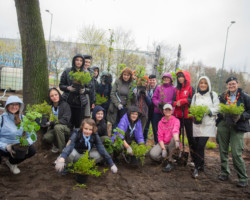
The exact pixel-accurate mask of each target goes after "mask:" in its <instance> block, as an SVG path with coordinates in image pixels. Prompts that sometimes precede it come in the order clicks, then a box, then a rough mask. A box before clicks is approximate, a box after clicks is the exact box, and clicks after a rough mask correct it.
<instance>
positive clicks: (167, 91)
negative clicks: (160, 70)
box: [152, 74, 176, 113]
mask: <svg viewBox="0 0 250 200" xmlns="http://www.w3.org/2000/svg"><path fill="white" fill-rule="evenodd" d="M166 75H167V76H168V77H169V78H170V79H171V80H172V81H173V78H172V76H171V74H166ZM162 92H163V94H162ZM175 92H176V88H175V87H174V86H173V85H172V83H163V84H162V85H158V86H157V87H156V89H155V91H154V95H153V98H152V101H153V103H154V112H155V113H161V111H160V110H159V109H158V104H159V103H162V99H161V98H162V97H163V103H164V104H166V103H169V104H171V105H172V101H173V98H174V95H175Z"/></svg>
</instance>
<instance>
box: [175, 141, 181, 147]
mask: <svg viewBox="0 0 250 200" xmlns="http://www.w3.org/2000/svg"><path fill="white" fill-rule="evenodd" d="M175 148H176V149H180V141H175Z"/></svg>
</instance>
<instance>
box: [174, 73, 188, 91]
mask: <svg viewBox="0 0 250 200" xmlns="http://www.w3.org/2000/svg"><path fill="white" fill-rule="evenodd" d="M179 73H183V75H184V77H185V80H186V81H185V82H184V83H183V84H184V85H182V86H184V87H187V86H190V84H191V77H190V74H189V72H188V71H179V72H177V73H176V75H177V74H179ZM177 82H178V81H177Z"/></svg>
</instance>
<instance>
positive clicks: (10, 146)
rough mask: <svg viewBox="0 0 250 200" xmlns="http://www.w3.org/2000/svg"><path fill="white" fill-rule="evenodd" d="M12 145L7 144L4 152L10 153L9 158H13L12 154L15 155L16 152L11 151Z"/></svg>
mask: <svg viewBox="0 0 250 200" xmlns="http://www.w3.org/2000/svg"><path fill="white" fill-rule="evenodd" d="M12 146H13V144H8V145H7V146H6V150H7V151H8V152H9V153H10V155H11V157H13V154H15V153H16V152H15V151H14V150H13V149H12Z"/></svg>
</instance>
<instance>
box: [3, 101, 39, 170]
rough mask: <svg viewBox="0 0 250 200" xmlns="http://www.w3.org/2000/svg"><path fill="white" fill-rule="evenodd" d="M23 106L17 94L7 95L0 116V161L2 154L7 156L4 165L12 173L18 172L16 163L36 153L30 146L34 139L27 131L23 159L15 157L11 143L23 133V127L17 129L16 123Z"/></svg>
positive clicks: (17, 123) (17, 141) (16, 142)
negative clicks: (26, 143) (25, 150)
mask: <svg viewBox="0 0 250 200" xmlns="http://www.w3.org/2000/svg"><path fill="white" fill-rule="evenodd" d="M23 108H24V104H23V102H22V100H21V99H20V98H19V97H18V96H9V97H8V99H7V101H6V104H5V112H4V113H3V114H2V115H1V117H0V120H1V122H0V124H1V126H0V161H1V157H2V156H4V157H9V159H8V160H7V161H6V165H7V166H8V167H9V168H10V171H11V172H12V173H13V174H19V173H20V169H19V168H18V167H17V164H19V163H21V162H23V161H24V160H26V159H27V158H30V157H32V156H33V155H35V153H36V150H35V148H34V147H33V146H32V144H33V142H34V141H33V140H32V139H31V138H30V135H29V133H27V132H26V136H27V137H28V138H27V141H28V143H29V146H28V150H27V153H26V155H25V157H24V158H23V159H18V158H15V151H14V150H13V145H14V144H18V143H19V140H18V138H17V137H20V136H22V135H23V127H20V129H18V125H19V124H20V122H21V119H22V111H23Z"/></svg>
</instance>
